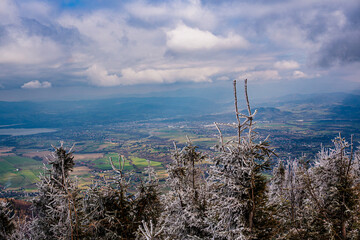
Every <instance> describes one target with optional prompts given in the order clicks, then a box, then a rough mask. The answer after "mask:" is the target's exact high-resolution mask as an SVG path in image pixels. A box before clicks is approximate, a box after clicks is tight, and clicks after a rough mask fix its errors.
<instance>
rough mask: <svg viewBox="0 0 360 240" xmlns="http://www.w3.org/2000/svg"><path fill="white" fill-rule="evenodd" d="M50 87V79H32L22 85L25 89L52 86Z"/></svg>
mask: <svg viewBox="0 0 360 240" xmlns="http://www.w3.org/2000/svg"><path fill="white" fill-rule="evenodd" d="M50 87H51V83H50V82H48V81H44V82H40V81H39V80H34V81H30V82H27V83H25V84H24V85H22V86H21V88H25V89H35V88H50Z"/></svg>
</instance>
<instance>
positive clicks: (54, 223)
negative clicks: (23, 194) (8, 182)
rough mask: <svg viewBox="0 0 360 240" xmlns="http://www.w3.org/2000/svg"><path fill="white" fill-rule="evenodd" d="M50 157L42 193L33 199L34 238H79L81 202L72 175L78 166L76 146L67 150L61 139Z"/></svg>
mask: <svg viewBox="0 0 360 240" xmlns="http://www.w3.org/2000/svg"><path fill="white" fill-rule="evenodd" d="M54 149H55V151H54V152H53V153H52V155H51V158H49V159H48V160H49V164H50V165H51V168H47V167H45V166H44V168H45V172H44V174H43V175H41V176H40V181H39V182H38V184H37V185H38V191H39V195H38V196H37V197H36V198H35V199H34V200H33V211H34V213H35V215H36V218H35V219H34V220H33V223H32V226H31V233H32V238H33V239H78V238H80V223H79V218H78V208H81V207H79V204H80V198H79V189H78V188H77V184H76V183H75V182H74V181H73V180H72V179H71V178H70V177H69V174H70V171H72V170H73V167H74V157H73V156H72V148H71V149H70V151H66V150H65V149H64V147H63V143H62V142H61V146H60V147H59V148H57V147H54Z"/></svg>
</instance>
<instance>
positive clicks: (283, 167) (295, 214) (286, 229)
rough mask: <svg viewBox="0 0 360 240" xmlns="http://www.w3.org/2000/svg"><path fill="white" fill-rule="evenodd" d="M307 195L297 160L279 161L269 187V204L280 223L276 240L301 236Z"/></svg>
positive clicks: (274, 216)
mask: <svg viewBox="0 0 360 240" xmlns="http://www.w3.org/2000/svg"><path fill="white" fill-rule="evenodd" d="M305 199H306V194H305V191H304V189H303V188H302V182H301V175H300V166H299V162H298V160H297V159H295V160H291V159H289V161H287V163H285V161H279V163H278V164H277V166H275V167H274V169H273V176H272V179H271V182H270V187H269V203H270V205H271V206H272V207H273V208H274V209H273V210H274V215H273V218H274V219H276V222H277V223H278V225H277V227H276V239H294V238H295V239H296V238H297V237H299V236H301V235H299V233H300V232H301V231H302V225H303V224H304V223H303V222H302V220H303V219H304V214H307V213H306V212H305V211H304V204H305V203H304V202H305Z"/></svg>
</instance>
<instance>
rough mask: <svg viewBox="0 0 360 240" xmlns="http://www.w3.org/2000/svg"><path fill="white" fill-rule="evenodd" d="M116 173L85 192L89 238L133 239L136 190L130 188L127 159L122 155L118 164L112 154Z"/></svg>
mask: <svg viewBox="0 0 360 240" xmlns="http://www.w3.org/2000/svg"><path fill="white" fill-rule="evenodd" d="M110 163H111V166H112V168H113V170H114V172H115V174H116V175H115V176H114V177H113V178H111V179H102V180H98V181H96V182H95V183H94V184H93V186H91V187H90V188H89V189H88V190H87V191H86V193H85V197H84V208H83V211H84V215H85V216H86V217H85V218H84V223H83V225H84V226H88V229H87V231H86V235H87V236H88V237H89V238H90V239H134V238H135V232H136V230H137V228H138V225H136V226H134V214H133V194H131V193H130V192H129V191H128V187H129V184H130V180H131V176H132V172H125V171H124V166H125V159H124V158H123V157H122V156H120V155H119V162H118V163H119V167H118V168H116V167H115V165H114V163H113V160H112V158H110Z"/></svg>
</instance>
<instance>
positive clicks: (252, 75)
mask: <svg viewBox="0 0 360 240" xmlns="http://www.w3.org/2000/svg"><path fill="white" fill-rule="evenodd" d="M238 79H249V80H256V81H269V80H280V79H281V77H280V75H279V72H278V71H276V70H263V71H252V72H246V73H244V74H240V75H239V77H238Z"/></svg>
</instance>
